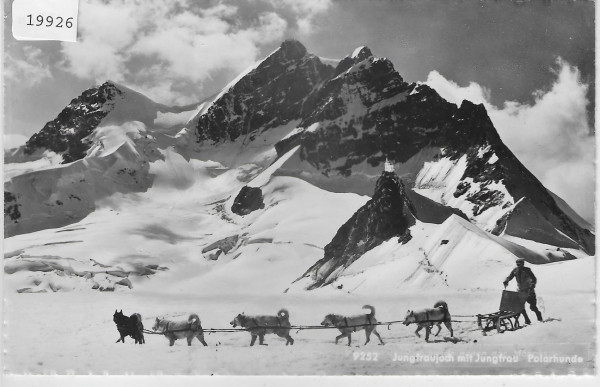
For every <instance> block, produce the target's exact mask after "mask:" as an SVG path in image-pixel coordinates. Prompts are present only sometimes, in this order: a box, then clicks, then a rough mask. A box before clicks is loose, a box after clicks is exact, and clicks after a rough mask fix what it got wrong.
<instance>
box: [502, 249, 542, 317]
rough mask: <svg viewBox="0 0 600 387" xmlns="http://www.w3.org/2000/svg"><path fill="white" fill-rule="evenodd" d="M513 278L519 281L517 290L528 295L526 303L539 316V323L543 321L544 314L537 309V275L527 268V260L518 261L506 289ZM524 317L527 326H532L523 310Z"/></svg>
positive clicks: (505, 285) (506, 281) (520, 259)
mask: <svg viewBox="0 0 600 387" xmlns="http://www.w3.org/2000/svg"><path fill="white" fill-rule="evenodd" d="M513 278H515V279H516V280H517V289H518V291H519V293H524V294H527V300H526V302H527V303H529V307H530V308H531V310H532V311H533V312H534V313H535V315H536V316H537V319H538V321H542V312H540V311H539V309H538V308H537V305H536V304H537V299H536V297H535V284H536V283H537V278H535V275H533V272H532V271H531V269H530V268H528V267H525V260H524V259H523V258H519V259H517V267H515V268H514V269H513V270H512V271H511V272H510V274H509V275H508V277H506V279H505V280H504V287H505V288H506V287H507V286H508V283H509V282H510V280H512V279H513ZM523 317H525V324H531V320H529V316H527V313H525V309H523Z"/></svg>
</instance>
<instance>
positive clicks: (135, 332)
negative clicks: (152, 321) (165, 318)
mask: <svg viewBox="0 0 600 387" xmlns="http://www.w3.org/2000/svg"><path fill="white" fill-rule="evenodd" d="M113 321H114V322H115V324H116V325H117V330H118V331H119V335H120V336H121V337H120V338H119V339H118V340H117V341H116V342H117V343H118V342H119V341H121V342H123V343H125V337H127V336H131V338H132V339H134V340H135V343H136V344H144V343H145V342H146V341H145V340H144V333H143V331H144V325H143V324H142V316H141V315H140V314H139V313H134V314H132V315H131V316H129V317H127V316H125V315H124V314H123V309H121V311H120V312H117V311H116V310H115V314H113Z"/></svg>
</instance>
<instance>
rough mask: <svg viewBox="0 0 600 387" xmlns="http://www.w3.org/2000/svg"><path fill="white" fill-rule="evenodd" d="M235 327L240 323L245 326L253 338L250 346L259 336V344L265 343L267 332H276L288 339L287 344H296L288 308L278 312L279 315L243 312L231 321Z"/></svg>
mask: <svg viewBox="0 0 600 387" xmlns="http://www.w3.org/2000/svg"><path fill="white" fill-rule="evenodd" d="M230 324H231V326H233V327H234V328H235V327H237V326H238V325H239V326H241V327H242V328H245V329H246V330H247V331H248V332H250V335H251V336H252V339H251V340H250V346H253V345H254V343H255V342H256V338H257V337H258V339H259V340H258V344H260V345H268V344H265V334H267V333H275V334H276V335H277V336H279V337H283V338H284V339H286V342H285V345H288V344H290V345H294V339H292V337H291V336H290V327H291V326H292V325H291V324H290V314H289V312H288V311H287V310H285V309H281V310H280V311H279V312H277V316H246V315H245V314H243V313H240V314H238V315H237V316H235V318H234V319H233V321H231V322H230Z"/></svg>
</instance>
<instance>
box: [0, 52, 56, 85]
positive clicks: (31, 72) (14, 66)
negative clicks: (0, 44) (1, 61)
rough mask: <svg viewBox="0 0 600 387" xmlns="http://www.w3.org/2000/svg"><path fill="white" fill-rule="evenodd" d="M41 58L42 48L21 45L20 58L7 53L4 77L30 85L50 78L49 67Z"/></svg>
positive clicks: (42, 57)
mask: <svg viewBox="0 0 600 387" xmlns="http://www.w3.org/2000/svg"><path fill="white" fill-rule="evenodd" d="M43 59H44V55H43V52H42V50H41V49H39V48H36V47H32V46H25V47H23V51H22V58H17V57H15V56H14V55H11V54H8V53H7V54H6V61H5V68H4V72H5V76H6V79H10V80H12V81H16V82H19V83H21V84H24V85H25V86H27V87H32V86H35V85H37V84H39V83H41V82H42V81H44V80H46V79H48V78H51V77H52V73H51V72H50V67H49V66H48V64H46V63H44V62H43Z"/></svg>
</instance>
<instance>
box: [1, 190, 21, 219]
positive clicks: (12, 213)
mask: <svg viewBox="0 0 600 387" xmlns="http://www.w3.org/2000/svg"><path fill="white" fill-rule="evenodd" d="M19 206H20V204H18V203H17V198H16V196H15V195H13V194H12V193H10V192H8V191H4V223H5V224H6V223H7V222H14V223H17V222H18V221H19V218H21V213H20V212H19Z"/></svg>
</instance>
